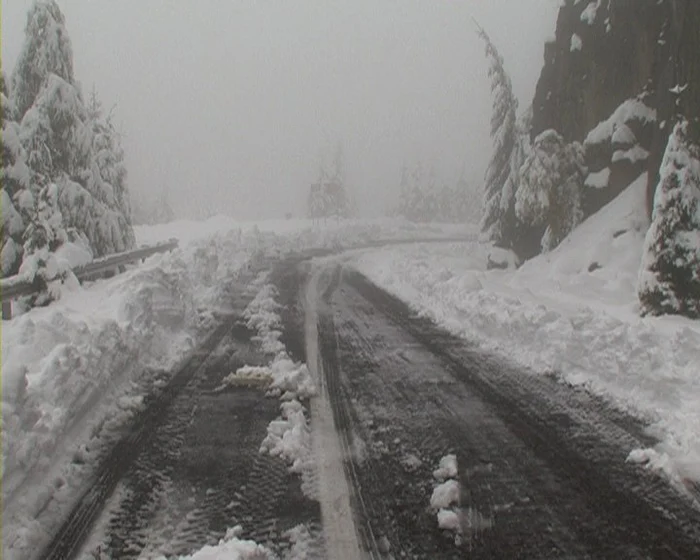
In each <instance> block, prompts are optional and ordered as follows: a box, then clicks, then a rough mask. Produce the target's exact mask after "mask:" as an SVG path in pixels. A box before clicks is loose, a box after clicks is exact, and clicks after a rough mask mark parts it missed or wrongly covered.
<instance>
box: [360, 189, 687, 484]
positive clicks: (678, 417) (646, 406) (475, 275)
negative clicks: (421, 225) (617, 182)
mask: <svg viewBox="0 0 700 560" xmlns="http://www.w3.org/2000/svg"><path fill="white" fill-rule="evenodd" d="M645 179H646V177H645V176H643V177H642V178H640V179H639V180H638V181H636V182H635V183H634V184H632V185H631V186H630V187H629V188H628V189H627V190H626V191H625V192H624V193H623V194H622V195H621V196H619V197H618V198H617V199H616V200H615V201H613V202H612V203H611V204H609V205H608V206H606V207H605V208H603V209H602V210H601V211H600V212H598V213H597V214H596V215H594V216H592V217H590V218H589V219H588V220H587V221H586V222H585V223H583V224H582V225H581V226H580V227H578V228H577V229H576V230H575V231H574V232H573V233H572V234H571V235H570V237H569V238H567V239H566V240H565V241H564V242H563V243H562V244H561V245H560V246H559V247H558V248H557V249H555V250H554V251H552V252H551V253H549V254H545V255H541V256H539V257H537V258H535V259H532V260H531V261H529V262H527V263H525V265H523V266H522V267H521V268H520V269H518V270H487V269H486V265H487V260H488V255H489V247H488V246H486V245H483V244H479V243H453V244H444V245H443V244H438V245H436V244H430V245H410V246H397V247H391V248H385V249H378V250H374V251H372V252H369V253H368V252H365V253H363V254H362V255H361V256H359V257H358V258H357V260H356V262H355V266H356V267H357V268H358V269H359V270H360V271H361V272H363V273H364V274H366V275H367V276H369V277H370V278H371V279H372V280H373V281H374V282H375V283H377V284H379V285H380V286H383V287H385V288H387V289H389V290H390V291H391V292H393V293H395V294H396V295H398V296H399V297H401V298H402V299H404V300H406V301H407V302H409V303H410V304H411V305H412V306H413V307H414V308H415V309H417V310H419V311H420V312H422V313H423V314H425V315H427V316H429V317H431V318H433V319H435V320H436V321H437V322H438V323H440V324H442V325H444V326H445V327H447V328H448V329H449V330H450V331H451V332H453V333H456V334H458V335H460V336H462V337H465V338H467V339H469V340H472V341H474V342H476V343H478V344H479V345H480V346H481V347H482V348H484V349H487V350H490V351H493V352H496V353H499V354H502V355H505V356H507V357H509V358H510V359H512V360H514V361H515V362H517V363H520V364H522V365H524V366H527V368H528V369H529V371H531V372H533V373H535V372H536V373H546V372H555V373H557V374H559V375H560V376H561V377H562V378H563V379H564V380H566V381H567V382H570V383H573V384H584V385H585V386H587V387H589V388H590V390H591V391H593V392H594V393H597V394H599V395H603V396H605V397H606V398H609V399H612V400H613V401H614V402H615V403H616V404H617V405H618V406H620V407H622V408H624V409H626V410H628V411H630V412H632V413H633V414H635V415H637V416H640V417H642V418H643V419H645V420H647V421H648V422H649V423H650V424H651V429H652V431H653V433H654V434H655V435H656V436H657V437H659V438H660V443H659V444H658V445H657V446H656V448H655V449H649V450H640V451H637V452H635V453H631V454H630V459H629V460H630V461H643V462H646V463H647V464H648V465H649V467H650V468H658V469H662V470H663V471H665V472H666V473H667V474H669V475H670V476H671V477H672V478H673V479H675V480H676V481H680V482H684V481H687V480H695V481H698V480H700V322H699V321H691V320H688V319H683V318H680V317H661V318H654V317H645V318H641V317H640V316H639V313H638V304H637V298H636V291H635V287H636V283H637V274H638V270H639V264H640V260H641V254H642V243H643V240H644V235H645V232H646V229H647V226H648V220H647V218H646V212H645V207H644V197H645V185H646V180H645Z"/></svg>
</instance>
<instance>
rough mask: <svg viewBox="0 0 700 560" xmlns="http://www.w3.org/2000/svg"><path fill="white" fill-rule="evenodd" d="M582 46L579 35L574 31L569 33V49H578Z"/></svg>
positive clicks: (572, 50)
mask: <svg viewBox="0 0 700 560" xmlns="http://www.w3.org/2000/svg"><path fill="white" fill-rule="evenodd" d="M582 48H583V41H582V40H581V37H580V36H579V35H577V34H576V33H574V34H573V35H571V46H570V47H569V50H570V51H571V52H574V51H580V50H581V49H582Z"/></svg>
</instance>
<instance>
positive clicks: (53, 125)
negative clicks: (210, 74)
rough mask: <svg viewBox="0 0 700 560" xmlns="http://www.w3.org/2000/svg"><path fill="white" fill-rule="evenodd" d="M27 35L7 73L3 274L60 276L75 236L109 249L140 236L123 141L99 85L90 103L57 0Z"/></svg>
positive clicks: (32, 21)
mask: <svg viewBox="0 0 700 560" xmlns="http://www.w3.org/2000/svg"><path fill="white" fill-rule="evenodd" d="M25 33H26V38H25V44H24V47H23V49H22V52H21V54H20V56H19V59H18V61H17V65H16V67H15V69H14V72H13V74H12V77H11V80H10V83H9V84H7V83H5V82H4V79H3V82H4V83H3V95H2V117H3V122H2V130H3V134H2V141H3V169H2V174H3V175H2V190H1V195H0V196H2V210H3V211H2V229H3V233H5V232H6V233H7V235H5V236H4V237H3V247H2V274H3V276H8V275H12V274H16V273H17V272H24V273H26V274H29V275H31V276H35V275H37V274H39V275H44V276H46V275H48V276H52V275H54V274H55V269H56V266H57V265H56V263H55V262H54V260H53V254H54V253H55V252H56V251H57V250H58V249H59V248H60V247H61V246H62V245H63V244H65V243H67V242H72V243H75V244H77V245H80V246H81V247H82V248H83V249H85V250H86V251H89V252H91V253H92V254H93V255H94V256H101V255H104V254H107V253H112V252H117V251H123V250H126V249H129V248H131V247H133V245H134V242H135V241H134V233H133V229H132V226H131V209H130V204H129V195H128V190H127V185H126V169H125V166H124V154H123V150H122V147H121V138H120V135H119V133H118V131H117V130H116V128H115V126H114V123H113V119H112V115H111V113H110V114H106V115H105V113H104V111H103V110H102V107H101V104H100V102H99V99H98V97H97V94H96V92H94V91H93V93H92V95H91V97H90V100H89V102H88V103H85V101H84V98H83V94H82V91H81V89H80V86H79V84H78V82H77V81H76V80H75V77H74V75H73V52H72V48H71V43H70V39H69V37H68V33H67V30H66V27H65V19H64V17H63V14H62V13H61V10H60V9H59V7H58V4H57V3H56V2H55V0H37V1H36V2H35V3H34V5H33V6H32V8H31V9H30V10H29V13H28V16H27V24H26V28H25ZM8 86H9V87H8Z"/></svg>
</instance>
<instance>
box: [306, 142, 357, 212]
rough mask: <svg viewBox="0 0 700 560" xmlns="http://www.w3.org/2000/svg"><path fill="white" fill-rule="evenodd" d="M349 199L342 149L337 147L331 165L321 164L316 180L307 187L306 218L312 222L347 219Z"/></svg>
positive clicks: (349, 206) (349, 208)
mask: <svg viewBox="0 0 700 560" xmlns="http://www.w3.org/2000/svg"><path fill="white" fill-rule="evenodd" d="M350 214H351V204H350V198H349V196H348V191H347V186H346V184H345V168H344V160H343V150H342V147H340V146H338V148H337V149H336V151H335V155H334V157H333V162H332V164H331V165H330V166H329V167H327V166H326V165H325V164H324V163H321V165H320V167H319V172H318V180H317V181H316V182H315V183H313V184H312V185H311V186H310V187H309V194H308V199H307V216H308V217H309V218H310V219H312V220H314V221H317V220H327V219H328V218H335V219H341V218H349V217H350Z"/></svg>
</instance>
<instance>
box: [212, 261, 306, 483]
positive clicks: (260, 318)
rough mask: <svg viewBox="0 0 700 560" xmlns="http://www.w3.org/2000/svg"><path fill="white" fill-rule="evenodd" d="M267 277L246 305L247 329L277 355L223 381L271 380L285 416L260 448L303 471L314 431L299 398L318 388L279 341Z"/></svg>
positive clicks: (275, 305)
mask: <svg viewBox="0 0 700 560" xmlns="http://www.w3.org/2000/svg"><path fill="white" fill-rule="evenodd" d="M267 276H268V275H267V274H261V275H260V276H259V277H258V279H257V281H256V284H257V285H258V286H259V289H258V293H257V294H256V296H255V298H254V299H253V301H251V302H250V304H249V305H248V307H247V308H246V310H245V312H244V317H245V318H246V319H247V325H248V328H251V329H255V331H256V332H257V339H258V341H259V343H260V345H261V347H262V349H263V351H264V352H265V353H266V354H268V355H271V356H274V357H273V358H272V361H271V362H270V364H269V366H266V367H253V366H248V365H246V366H244V367H242V368H239V369H238V370H237V371H236V372H235V373H234V374H231V375H229V376H227V377H226V378H225V379H224V383H227V384H232V383H235V382H237V381H238V380H239V379H240V378H241V377H244V376H250V375H251V374H254V375H256V376H257V377H266V378H267V379H269V389H268V395H270V396H275V397H281V399H282V401H283V402H282V405H281V412H282V417H281V419H278V420H273V421H272V422H271V423H270V425H269V426H268V428H267V437H265V439H264V440H263V442H262V444H261V446H260V451H261V452H264V453H270V455H273V456H280V457H282V458H283V459H284V460H285V461H286V462H287V463H288V464H290V465H291V467H290V469H291V471H292V472H296V473H300V474H301V473H303V472H304V469H305V468H306V467H307V466H309V457H310V455H311V431H310V428H309V425H308V420H307V415H306V409H305V408H304V406H303V405H302V404H301V402H300V401H299V399H308V398H309V397H312V396H314V395H316V393H317V389H316V385H315V383H314V381H313V379H312V378H311V374H310V373H309V370H308V368H307V367H306V365H305V364H300V363H296V362H294V361H293V360H292V359H291V358H290V357H289V355H288V354H287V351H286V350H285V347H284V345H283V344H282V343H281V342H280V340H279V339H280V336H281V335H282V333H281V331H280V330H279V329H280V328H281V318H280V316H279V314H278V313H277V311H278V309H279V307H280V306H279V304H278V303H277V302H276V301H275V297H276V295H277V290H276V288H275V287H274V286H273V285H272V284H268V283H267Z"/></svg>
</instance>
